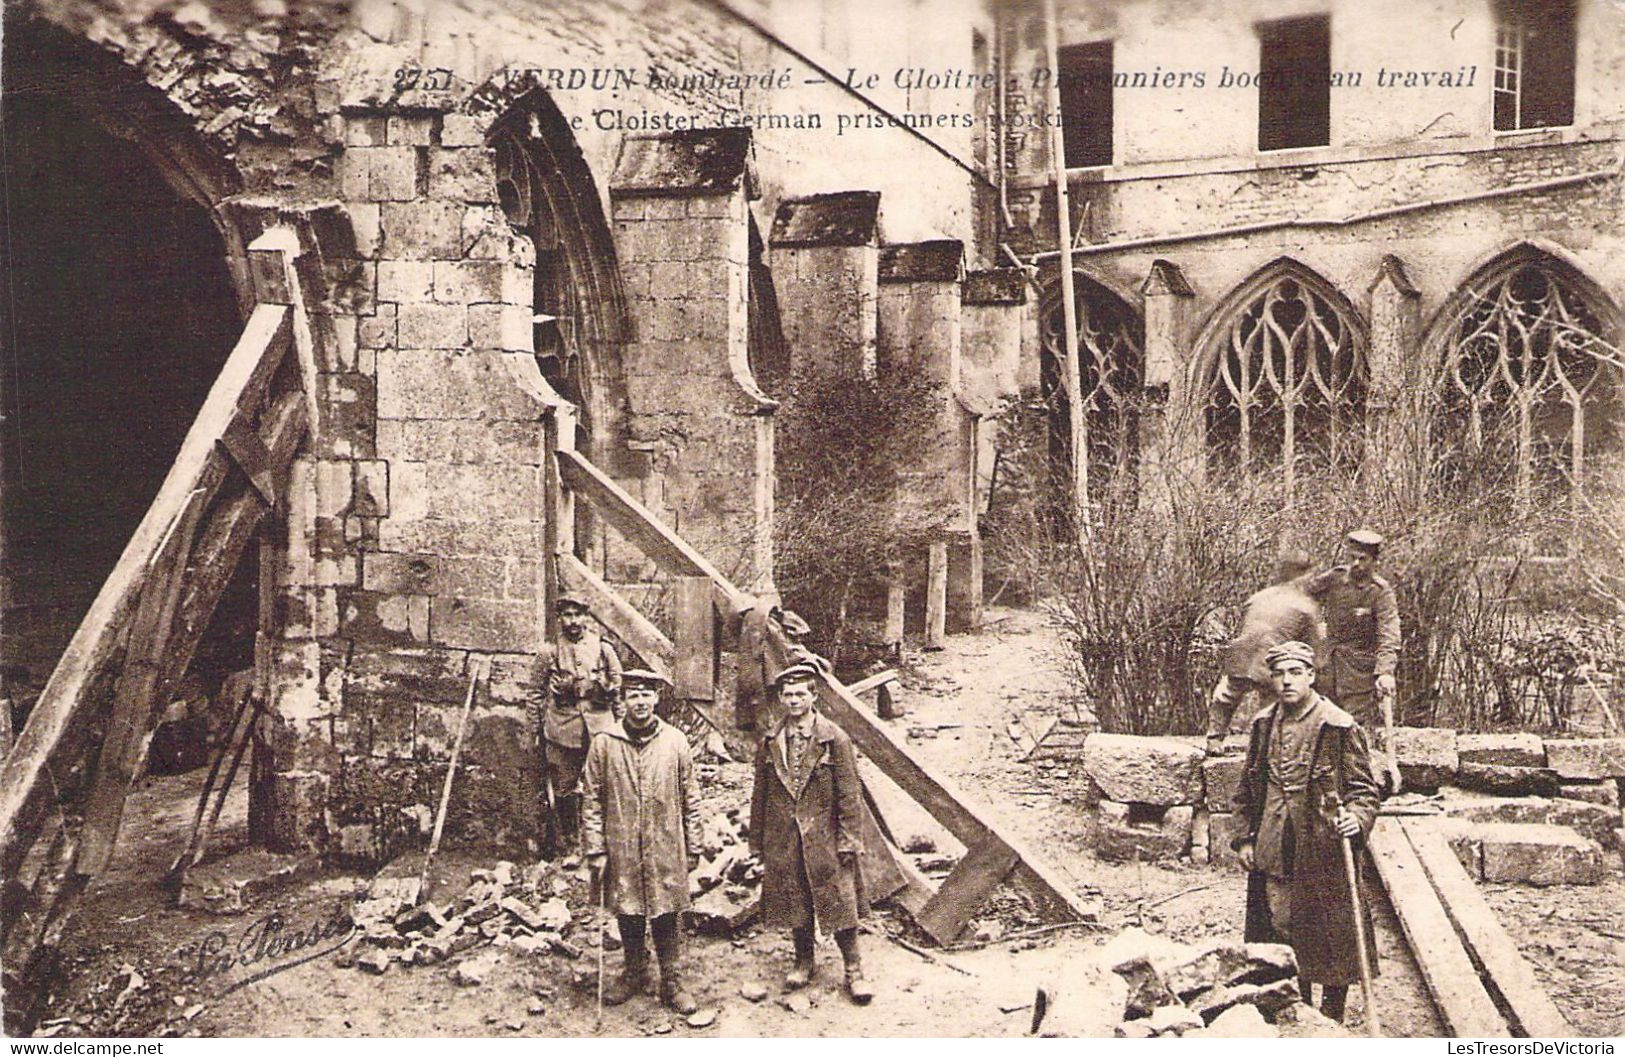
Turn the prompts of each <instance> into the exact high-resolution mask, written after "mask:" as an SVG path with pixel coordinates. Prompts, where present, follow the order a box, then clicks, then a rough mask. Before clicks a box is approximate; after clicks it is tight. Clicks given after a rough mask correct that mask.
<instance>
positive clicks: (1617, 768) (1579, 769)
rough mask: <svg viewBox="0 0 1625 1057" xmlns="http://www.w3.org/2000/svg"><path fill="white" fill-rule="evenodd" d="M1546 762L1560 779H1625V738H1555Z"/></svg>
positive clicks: (1551, 740) (1550, 742)
mask: <svg viewBox="0 0 1625 1057" xmlns="http://www.w3.org/2000/svg"><path fill="white" fill-rule="evenodd" d="M1546 765H1547V766H1548V767H1550V768H1551V769H1552V770H1554V771H1556V772H1557V775H1558V777H1559V778H1564V779H1574V778H1586V779H1598V778H1625V738H1563V739H1559V738H1553V739H1550V740H1548V741H1547V742H1546Z"/></svg>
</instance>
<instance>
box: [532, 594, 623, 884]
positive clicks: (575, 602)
mask: <svg viewBox="0 0 1625 1057" xmlns="http://www.w3.org/2000/svg"><path fill="white" fill-rule="evenodd" d="M554 612H556V613H557V614H558V618H559V637H558V639H557V640H556V641H554V642H550V643H547V644H546V645H545V646H543V647H542V650H541V653H540V655H539V656H538V657H537V658H536V665H537V676H538V677H537V679H536V680H535V685H536V691H535V698H534V701H535V719H536V733H537V735H538V737H539V738H540V740H541V743H542V770H543V778H544V779H545V781H546V792H547V809H548V818H547V841H546V844H547V847H546V848H545V849H544V850H545V851H546V853H547V854H549V855H557V854H566V855H568V854H570V853H571V852H573V851H574V850H575V845H576V842H577V839H578V834H579V830H580V827H581V768H582V766H583V765H584V764H585V763H586V760H587V747H588V746H589V745H590V744H591V742H592V738H593V735H595V734H597V733H598V732H600V731H603V730H608V729H609V728H610V727H611V726H613V725H614V723H615V721H616V718H617V717H618V712H617V709H618V708H619V707H620V701H619V698H620V693H621V659H620V657H618V656H617V655H616V653H615V647H613V646H611V645H610V644H609V643H607V642H605V641H604V640H603V639H602V637H601V636H599V634H598V633H597V632H596V631H595V630H593V629H592V617H591V615H590V614H589V612H588V609H587V603H586V602H584V601H583V600H582V599H580V598H578V597H576V596H575V595H568V594H567V595H561V596H560V597H559V600H558V601H557V602H555V603H554Z"/></svg>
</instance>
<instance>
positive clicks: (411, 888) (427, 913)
mask: <svg viewBox="0 0 1625 1057" xmlns="http://www.w3.org/2000/svg"><path fill="white" fill-rule="evenodd" d="M565 862H566V863H569V864H570V865H575V864H574V863H573V862H571V861H570V860H565ZM575 872H576V873H579V870H577V871H575ZM578 880H579V878H577V877H574V876H573V875H572V872H571V871H570V870H567V869H566V868H565V865H564V864H560V865H559V866H557V867H555V866H554V865H553V864H551V863H547V862H540V863H537V864H535V865H534V866H528V867H525V868H523V869H520V868H519V867H517V866H515V865H514V864H513V863H511V862H499V863H497V864H496V865H495V866H494V867H492V868H490V869H476V870H473V871H471V873H470V875H469V884H468V887H467V888H466V889H464V890H463V892H462V893H461V894H460V895H458V896H456V897H455V898H452V899H450V900H448V901H445V902H441V903H435V902H432V901H427V900H423V901H420V900H419V893H418V890H417V889H418V883H417V880H416V879H415V878H388V877H380V878H379V879H378V880H376V881H374V883H373V886H372V888H371V890H370V891H369V893H368V897H367V898H366V899H364V900H361V901H360V902H358V903H356V905H355V907H354V908H353V909H352V911H351V916H352V919H353V920H354V922H355V926H356V930H357V937H356V941H355V942H354V943H352V944H349V945H347V946H346V947H345V948H344V950H343V952H341V958H340V961H341V964H353V965H355V966H356V968H358V969H361V970H363V971H366V972H371V973H384V972H387V971H388V970H389V968H390V966H392V965H394V964H396V963H400V964H402V965H434V964H437V963H440V962H446V961H450V960H452V959H454V958H456V957H458V956H459V955H462V954H464V953H466V952H468V951H470V950H473V949H474V948H476V947H481V946H486V945H489V946H490V947H492V948H499V949H500V948H512V949H513V950H515V951H519V952H522V953H525V954H532V955H534V954H556V955H560V956H562V957H565V958H568V959H571V960H574V959H578V958H580V957H581V955H582V950H581V945H580V944H581V942H582V937H581V936H580V935H579V933H581V932H590V930H591V927H592V922H593V916H592V914H593V912H592V908H590V907H584V908H580V909H578V910H572V909H571V908H570V906H569V904H568V903H567V902H566V898H565V897H566V896H567V895H568V894H569V893H570V892H571V890H572V888H573V887H575V885H576V883H577V881H578ZM578 926H579V928H578ZM572 936H575V938H574V939H572ZM590 942H591V943H593V944H596V942H597V940H596V939H591V940H590ZM494 965H495V959H494V958H469V959H466V960H464V961H462V962H461V963H460V964H458V965H457V967H456V968H455V969H454V975H455V976H456V977H457V980H458V982H459V983H462V984H469V985H473V984H478V983H481V982H483V979H484V974H485V973H486V972H488V971H489V970H490V969H491V968H492V967H494Z"/></svg>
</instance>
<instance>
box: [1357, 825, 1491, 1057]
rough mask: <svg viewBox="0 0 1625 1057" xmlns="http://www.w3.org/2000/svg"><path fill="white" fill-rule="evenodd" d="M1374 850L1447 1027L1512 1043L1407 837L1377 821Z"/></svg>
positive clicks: (1469, 1035) (1395, 827) (1458, 1032)
mask: <svg viewBox="0 0 1625 1057" xmlns="http://www.w3.org/2000/svg"><path fill="white" fill-rule="evenodd" d="M1370 848H1371V857H1372V858H1373V859H1374V860H1376V864H1377V876H1378V877H1380V878H1381V879H1382V885H1383V887H1384V888H1385V889H1387V890H1388V899H1389V901H1390V902H1391V903H1393V905H1394V913H1395V914H1397V915H1398V916H1399V924H1400V927H1401V928H1402V929H1403V930H1404V932H1405V939H1406V941H1407V942H1408V943H1409V944H1410V948H1411V953H1412V954H1414V955H1415V957H1416V964H1417V966H1418V968H1420V969H1421V970H1422V979H1423V980H1425V981H1426V982H1427V985H1428V991H1429V992H1430V993H1431V994H1432V995H1433V1001H1434V1004H1435V1005H1437V1006H1438V1007H1439V1014H1440V1016H1442V1017H1443V1018H1444V1022H1445V1027H1447V1028H1448V1029H1449V1030H1450V1033H1451V1034H1452V1035H1456V1036H1458V1037H1461V1038H1469V1039H1505V1038H1510V1037H1511V1032H1510V1031H1509V1030H1508V1029H1507V1024H1506V1021H1505V1020H1504V1019H1502V1017H1501V1014H1500V1012H1499V1011H1498V1010H1497V1009H1496V1008H1495V1003H1494V1002H1493V1001H1491V1000H1490V996H1489V992H1488V991H1486V990H1484V984H1483V982H1482V981H1480V980H1479V978H1478V971H1477V970H1476V969H1474V968H1473V963H1472V961H1471V960H1470V959H1468V957H1467V952H1466V951H1465V950H1463V949H1462V946H1461V943H1460V941H1458V940H1457V939H1456V930H1455V929H1454V928H1452V927H1451V924H1450V917H1449V915H1447V914H1446V913H1445V909H1444V906H1443V904H1441V903H1440V902H1439V897H1438V896H1437V895H1436V894H1435V893H1434V891H1433V885H1432V884H1430V883H1429V882H1428V878H1427V873H1426V871H1424V870H1423V868H1422V863H1421V861H1420V860H1418V859H1417V857H1416V851H1415V849H1414V848H1412V847H1411V842H1410V841H1409V840H1407V839H1406V838H1405V833H1404V831H1403V830H1402V829H1400V828H1399V826H1398V825H1397V824H1396V823H1394V822H1392V821H1391V820H1389V819H1385V818H1379V819H1377V824H1376V825H1375V826H1373V827H1372V829H1371V840H1370Z"/></svg>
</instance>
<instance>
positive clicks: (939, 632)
mask: <svg viewBox="0 0 1625 1057" xmlns="http://www.w3.org/2000/svg"><path fill="white" fill-rule="evenodd" d="M947 641H948V544H947V541H945V540H937V541H935V542H933V543H932V544H931V546H930V549H929V550H928V551H927V558H926V569H925V648H926V649H928V650H940V649H942V647H943V644H944V643H946V642H947Z"/></svg>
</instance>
